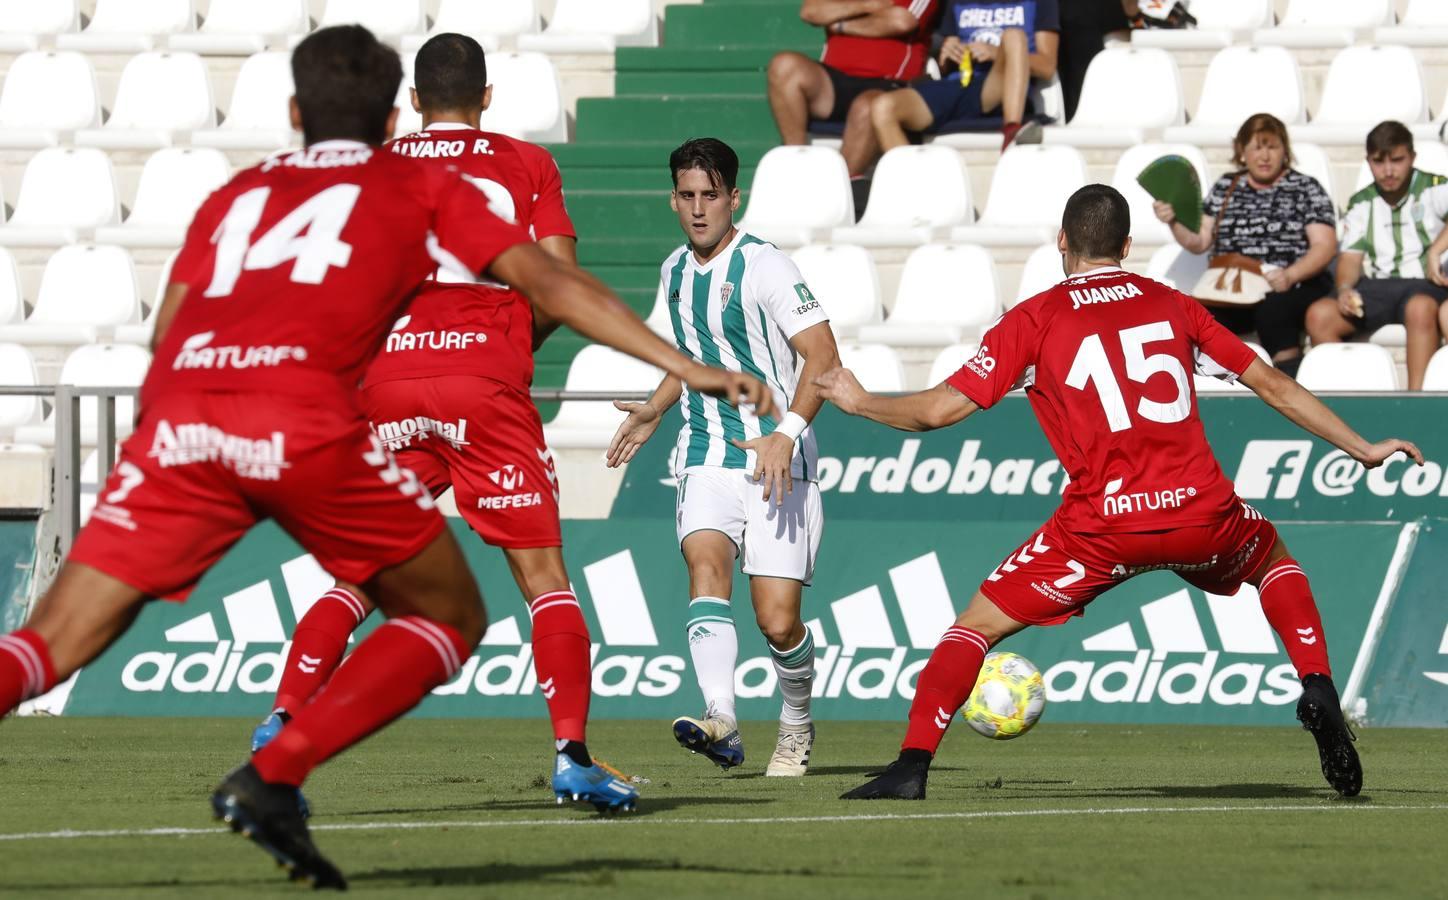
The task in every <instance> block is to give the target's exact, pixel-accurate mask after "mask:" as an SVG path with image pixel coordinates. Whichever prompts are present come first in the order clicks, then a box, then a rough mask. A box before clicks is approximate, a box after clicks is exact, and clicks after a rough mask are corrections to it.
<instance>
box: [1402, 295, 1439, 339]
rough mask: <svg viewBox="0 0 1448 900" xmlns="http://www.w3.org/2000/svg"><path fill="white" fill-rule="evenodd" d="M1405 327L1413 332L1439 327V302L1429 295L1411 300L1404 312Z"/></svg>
mask: <svg viewBox="0 0 1448 900" xmlns="http://www.w3.org/2000/svg"><path fill="white" fill-rule="evenodd" d="M1403 326H1404V327H1406V328H1409V329H1412V330H1420V329H1428V328H1436V327H1438V302H1437V301H1436V300H1434V299H1433V298H1432V297H1429V296H1428V295H1427V294H1417V295H1415V296H1413V297H1412V298H1410V299H1409V300H1408V305H1407V307H1406V308H1405V309H1404V310H1403Z"/></svg>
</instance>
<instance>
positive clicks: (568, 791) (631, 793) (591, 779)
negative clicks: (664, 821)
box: [553, 753, 639, 813]
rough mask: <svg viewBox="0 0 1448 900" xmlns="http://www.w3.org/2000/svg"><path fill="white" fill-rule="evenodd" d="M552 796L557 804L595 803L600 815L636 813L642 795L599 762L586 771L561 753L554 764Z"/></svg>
mask: <svg viewBox="0 0 1448 900" xmlns="http://www.w3.org/2000/svg"><path fill="white" fill-rule="evenodd" d="M553 796H554V797H557V798H558V804H559V805H560V806H561V805H563V801H565V800H576V801H579V802H582V803H592V804H593V806H594V808H595V809H597V810H598V811H599V812H610V813H613V812H618V811H619V810H620V809H621V810H623V811H624V812H633V810H634V806H635V805H636V804H637V803H638V800H639V792H638V791H636V790H634V788H633V786H632V785H629V784H626V783H625V782H624V781H623V779H622V778H621V777H620V776H619V775H618V774H617V773H615V772H612V771H610V770H608V769H605V768H604V767H603V766H601V765H599V764H598V762H597V761H595V762H594V764H593V765H591V766H588V767H587V768H585V767H583V766H580V765H579V764H578V763H575V762H574V761H573V760H571V759H569V758H568V755H567V754H565V753H560V754H558V759H557V761H556V762H555V763H554V764H553Z"/></svg>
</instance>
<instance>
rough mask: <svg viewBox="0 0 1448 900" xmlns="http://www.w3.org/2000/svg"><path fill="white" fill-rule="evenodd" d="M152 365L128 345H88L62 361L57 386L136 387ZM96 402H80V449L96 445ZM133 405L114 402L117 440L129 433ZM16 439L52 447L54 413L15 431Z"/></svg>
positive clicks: (148, 357) (147, 357)
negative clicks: (58, 384)
mask: <svg viewBox="0 0 1448 900" xmlns="http://www.w3.org/2000/svg"><path fill="white" fill-rule="evenodd" d="M150 364H151V354H150V353H147V352H146V351H145V350H143V349H141V348H140V347H137V346H134V345H131V344H90V345H88V346H85V347H77V348H76V349H75V350H74V351H72V352H71V354H70V355H69V356H67V357H66V358H65V365H64V366H62V367H61V370H60V383H61V384H73V385H75V386H77V387H139V386H140V384H141V382H142V381H143V380H145V377H146V368H147V367H148V366H150ZM97 409H98V403H97V398H94V397H83V398H81V402H80V442H81V445H82V446H85V447H94V446H95V445H96V422H97V420H98V418H99V416H98V415H97ZM135 410H136V402H135V399H134V398H132V397H119V398H117V399H116V433H115V437H116V439H117V440H119V439H121V438H124V437H126V436H127V435H129V434H130V433H131V430H132V426H133V422H134V419H135V416H136V411H135ZM15 439H16V440H17V441H19V442H21V443H25V444H40V445H41V446H46V447H49V446H54V444H55V411H54V410H52V411H51V413H50V415H48V416H46V417H45V422H44V424H41V425H29V426H26V427H24V428H17V429H16V430H15Z"/></svg>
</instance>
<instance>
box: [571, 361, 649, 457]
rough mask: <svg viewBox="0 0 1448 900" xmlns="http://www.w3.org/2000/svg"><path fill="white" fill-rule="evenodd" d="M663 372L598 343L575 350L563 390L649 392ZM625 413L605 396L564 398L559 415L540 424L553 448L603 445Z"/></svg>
mask: <svg viewBox="0 0 1448 900" xmlns="http://www.w3.org/2000/svg"><path fill="white" fill-rule="evenodd" d="M662 380H663V375H662V373H661V372H660V371H659V370H658V369H655V368H654V367H653V366H651V365H649V364H648V363H645V362H640V361H639V360H637V359H634V358H633V357H632V356H628V355H626V354H623V353H619V352H618V351H617V350H612V349H610V348H608V347H605V346H603V345H601V344H591V345H589V346H587V347H584V348H583V349H582V350H580V351H578V355H577V356H575V357H573V362H572V364H570V365H569V367H568V378H567V379H566V381H565V382H564V385H563V389H564V390H565V391H610V392H614V393H620V394H624V393H637V392H649V391H652V390H654V388H657V387H658V386H659V382H660V381H662ZM623 419H624V414H623V413H621V412H619V411H618V410H617V409H615V408H614V406H613V404H612V403H610V402H608V401H607V400H565V401H563V403H561V404H559V406H558V415H556V416H554V417H553V421H551V422H549V423H548V424H546V425H544V426H543V434H544V437H545V438H546V439H547V441H548V446H549V447H552V448H554V449H577V448H584V449H602V448H604V447H607V446H608V442H609V441H610V440H611V439H612V438H613V433H614V432H615V431H617V430H618V426H619V423H621V422H622V421H623Z"/></svg>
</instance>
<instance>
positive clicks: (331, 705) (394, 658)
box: [252, 616, 473, 785]
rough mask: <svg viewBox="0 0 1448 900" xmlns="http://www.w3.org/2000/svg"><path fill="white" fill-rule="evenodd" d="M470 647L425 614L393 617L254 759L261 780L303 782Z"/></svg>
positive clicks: (399, 710) (409, 702)
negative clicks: (324, 689)
mask: <svg viewBox="0 0 1448 900" xmlns="http://www.w3.org/2000/svg"><path fill="white" fill-rule="evenodd" d="M472 649H473V646H472V644H470V643H469V642H467V641H465V640H463V638H462V636H461V635H460V634H458V632H457V630H456V629H454V628H452V627H450V626H448V625H444V624H442V623H441V622H434V621H431V620H429V619H424V618H422V617H420V616H403V617H401V618H397V619H391V620H389V621H388V622H386V623H385V624H384V625H382V627H380V628H378V629H377V630H376V631H374V632H372V634H371V635H369V636H368V637H367V640H365V641H363V642H362V643H361V645H359V646H358V647H357V649H356V650H355V651H353V653H352V661H351V662H349V663H348V664H347V665H346V666H344V667H342V668H341V669H340V670H339V671H338V672H337V675H336V677H334V678H333V679H332V681H331V682H330V683H329V684H328V685H327V690H326V691H325V692H324V693H322V694H320V695H318V696H317V698H316V699H315V700H313V701H312V702H311V703H308V704H307V705H306V706H304V707H302V708H301V709H300V710H298V711H297V713H296V715H295V716H294V717H293V718H292V721H291V723H290V724H289V725H287V727H286V728H283V729H282V731H281V733H280V734H278V735H277V736H276V738H275V739H274V740H273V741H272V742H271V743H269V744H267V745H266V746H265V747H263V748H261V749H260V750H258V751H257V753H256V755H255V756H253V757H252V764H253V765H255V766H256V770H257V772H259V773H260V774H261V777H262V778H263V779H264V780H266V781H268V782H272V783H281V784H292V785H300V784H301V783H302V781H303V779H305V778H306V777H307V774H308V773H309V772H311V770H312V769H314V768H316V767H317V766H318V765H320V764H321V763H323V762H325V761H326V760H327V759H329V758H331V757H333V756H335V755H337V754H338V753H340V752H342V751H343V750H345V749H347V748H348V747H350V746H352V745H353V744H355V743H357V742H358V741H360V740H362V739H363V738H365V737H367V735H369V734H371V733H372V732H374V731H376V730H377V729H379V728H381V727H382V726H384V725H386V724H387V723H388V722H391V721H392V720H393V719H395V718H397V717H398V716H400V715H402V714H403V713H405V712H407V711H408V710H409V709H412V708H413V707H414V706H416V705H417V704H418V703H419V702H421V701H422V699H423V698H424V697H426V696H427V694H428V692H429V691H431V690H432V689H433V688H435V687H437V686H438V685H441V684H443V683H444V682H446V681H447V680H448V679H449V678H451V677H453V675H455V674H456V673H457V671H458V668H459V667H460V666H461V665H462V661H463V660H464V659H466V658H467V657H468V654H469V653H471V652H472Z"/></svg>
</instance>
